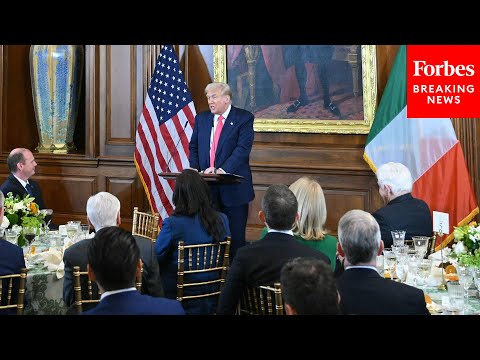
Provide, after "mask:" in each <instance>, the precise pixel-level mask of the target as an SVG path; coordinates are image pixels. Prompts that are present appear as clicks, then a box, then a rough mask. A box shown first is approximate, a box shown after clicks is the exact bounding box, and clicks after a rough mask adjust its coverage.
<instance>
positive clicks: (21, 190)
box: [5, 174, 27, 196]
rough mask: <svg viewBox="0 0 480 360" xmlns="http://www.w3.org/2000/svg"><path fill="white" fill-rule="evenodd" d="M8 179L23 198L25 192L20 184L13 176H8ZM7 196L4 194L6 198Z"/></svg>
mask: <svg viewBox="0 0 480 360" xmlns="http://www.w3.org/2000/svg"><path fill="white" fill-rule="evenodd" d="M8 178H9V179H10V181H11V182H12V183H13V184H14V185H15V187H16V188H17V190H18V192H19V193H20V194H21V195H22V196H23V195H25V194H27V190H26V189H25V188H24V187H23V185H22V184H20V181H18V180H17V178H16V177H15V176H13V175H12V174H10V175H8ZM6 195H7V194H5V196H6Z"/></svg>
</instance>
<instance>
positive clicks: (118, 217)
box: [117, 210, 122, 226]
mask: <svg viewBox="0 0 480 360" xmlns="http://www.w3.org/2000/svg"><path fill="white" fill-rule="evenodd" d="M121 223H122V217H121V216H120V210H118V213H117V226H120V224H121Z"/></svg>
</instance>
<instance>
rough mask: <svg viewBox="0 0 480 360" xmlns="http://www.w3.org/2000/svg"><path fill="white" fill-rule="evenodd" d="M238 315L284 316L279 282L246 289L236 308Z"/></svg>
mask: <svg viewBox="0 0 480 360" xmlns="http://www.w3.org/2000/svg"><path fill="white" fill-rule="evenodd" d="M237 314H238V315H285V312H284V306H283V299H282V288H281V285H280V283H279V282H276V283H274V284H273V286H270V285H258V286H250V287H247V288H246V289H245V290H244V292H243V294H242V296H241V297H240V302H239V304H238V308H237Z"/></svg>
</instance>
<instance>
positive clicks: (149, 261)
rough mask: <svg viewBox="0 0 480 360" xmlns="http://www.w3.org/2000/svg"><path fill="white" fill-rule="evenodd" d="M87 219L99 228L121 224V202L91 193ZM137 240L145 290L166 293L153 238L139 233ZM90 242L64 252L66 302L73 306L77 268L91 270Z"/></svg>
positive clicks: (82, 242)
mask: <svg viewBox="0 0 480 360" xmlns="http://www.w3.org/2000/svg"><path fill="white" fill-rule="evenodd" d="M87 220H88V223H89V224H90V225H91V226H92V227H93V228H94V229H95V231H98V230H100V229H103V228H105V227H108V226H119V225H120V223H121V218H120V201H119V200H118V198H117V197H116V196H115V195H112V194H110V193H108V192H105V191H101V192H99V193H97V194H96V195H93V196H90V198H89V199H88V201H87ZM135 240H136V242H137V245H138V247H139V248H140V258H141V259H142V262H143V273H142V293H144V294H147V295H151V296H154V297H161V296H163V295H164V292H163V287H162V281H161V279H160V270H159V267H158V262H157V258H156V256H155V251H154V247H153V243H152V241H151V240H150V239H146V238H143V237H141V236H135ZM89 243H90V239H85V240H81V241H79V242H77V243H76V244H74V245H72V246H70V247H69V248H68V249H66V250H65V253H64V255H63V262H64V263H65V278H64V281H63V301H64V302H65V304H66V305H67V306H71V305H72V304H73V303H74V301H75V298H74V292H73V267H74V266H80V271H86V270H87V263H88V258H87V249H88V244H89Z"/></svg>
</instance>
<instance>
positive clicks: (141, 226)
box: [132, 206, 160, 245]
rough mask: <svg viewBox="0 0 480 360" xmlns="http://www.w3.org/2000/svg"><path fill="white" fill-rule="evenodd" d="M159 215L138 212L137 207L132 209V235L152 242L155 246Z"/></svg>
mask: <svg viewBox="0 0 480 360" xmlns="http://www.w3.org/2000/svg"><path fill="white" fill-rule="evenodd" d="M159 220H160V215H159V214H158V213H155V214H149V213H146V212H141V211H138V207H137V206H135V207H134V208H133V224H132V235H137V236H143V237H145V238H148V239H150V240H152V242H153V244H154V245H155V241H156V240H157V236H158V232H159V228H158V222H159Z"/></svg>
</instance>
